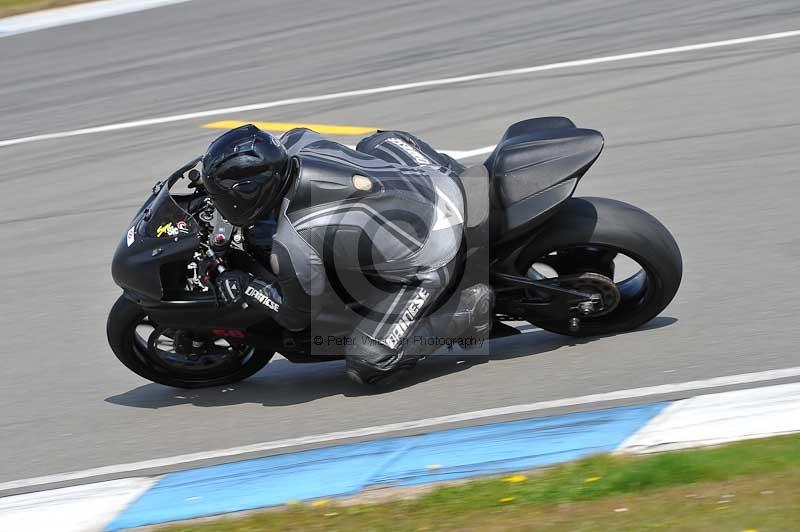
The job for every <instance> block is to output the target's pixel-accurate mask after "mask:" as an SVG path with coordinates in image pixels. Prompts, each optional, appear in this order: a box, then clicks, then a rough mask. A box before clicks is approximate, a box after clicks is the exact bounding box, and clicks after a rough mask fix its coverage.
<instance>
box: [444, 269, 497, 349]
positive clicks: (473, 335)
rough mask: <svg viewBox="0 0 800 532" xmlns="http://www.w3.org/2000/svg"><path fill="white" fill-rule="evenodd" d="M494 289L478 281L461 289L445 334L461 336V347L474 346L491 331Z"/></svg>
mask: <svg viewBox="0 0 800 532" xmlns="http://www.w3.org/2000/svg"><path fill="white" fill-rule="evenodd" d="M493 309H494V290H492V288H491V287H490V286H489V285H486V284H483V283H478V284H475V285H472V286H470V287H469V288H465V289H464V290H462V291H461V294H460V297H459V300H458V305H457V306H456V310H455V312H454V313H453V315H452V317H451V319H450V323H449V325H448V327H447V336H448V337H451V338H461V339H462V342H461V343H462V347H472V346H475V345H477V344H479V343H481V342H483V340H486V339H487V338H488V337H489V333H491V331H492V317H493V315H492V310H493Z"/></svg>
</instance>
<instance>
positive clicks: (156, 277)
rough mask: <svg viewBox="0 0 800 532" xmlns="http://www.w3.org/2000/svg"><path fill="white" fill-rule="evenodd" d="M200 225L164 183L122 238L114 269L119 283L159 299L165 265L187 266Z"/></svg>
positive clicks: (115, 280)
mask: <svg viewBox="0 0 800 532" xmlns="http://www.w3.org/2000/svg"><path fill="white" fill-rule="evenodd" d="M199 234H200V228H199V226H198V225H197V222H196V221H195V220H194V219H193V218H192V217H191V216H190V215H189V213H187V212H186V211H185V210H184V209H182V208H181V207H180V205H178V204H177V203H176V202H175V200H174V199H173V197H172V196H171V195H170V193H169V188H168V187H167V186H162V187H161V190H159V191H158V193H157V194H156V195H155V196H152V197H151V198H150V199H149V200H148V202H147V203H146V204H145V205H144V208H143V209H142V210H141V211H140V212H139V213H138V214H137V215H136V217H135V218H134V219H133V221H132V223H131V226H130V229H129V230H128V232H127V233H126V235H125V236H124V237H123V238H122V240H121V241H120V243H119V245H118V246H117V251H116V253H115V254H114V260H113V261H112V265H111V272H112V276H113V278H114V282H116V283H117V284H118V285H119V286H121V287H122V288H124V289H125V290H127V291H129V292H130V293H131V295H134V296H143V297H145V298H147V299H151V300H159V299H161V298H162V296H163V295H164V290H163V283H162V273H163V270H164V269H163V266H167V265H171V266H173V268H170V270H172V271H176V270H180V269H182V268H185V264H186V263H188V261H189V260H191V258H192V255H193V254H194V252H195V251H196V250H197V249H198V245H199V239H198V235H199Z"/></svg>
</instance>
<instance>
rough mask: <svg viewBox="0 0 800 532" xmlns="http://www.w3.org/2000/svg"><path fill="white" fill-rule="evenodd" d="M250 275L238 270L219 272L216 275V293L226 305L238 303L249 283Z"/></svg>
mask: <svg viewBox="0 0 800 532" xmlns="http://www.w3.org/2000/svg"><path fill="white" fill-rule="evenodd" d="M250 279H252V276H251V275H250V274H249V273H247V272H243V271H240V270H230V271H225V272H222V273H221V274H219V277H217V293H218V294H219V297H220V299H221V300H222V302H223V303H225V304H226V305H230V304H232V303H239V302H240V301H241V300H242V296H243V294H244V292H245V290H246V289H247V285H248V284H250Z"/></svg>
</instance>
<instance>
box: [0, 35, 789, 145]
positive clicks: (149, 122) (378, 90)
mask: <svg viewBox="0 0 800 532" xmlns="http://www.w3.org/2000/svg"><path fill="white" fill-rule="evenodd" d="M799 36H800V30H793V31H784V32H780V33H768V34H766V35H755V36H752V37H742V38H739V39H728V40H725V41H713V42H707V43H700V44H689V45H686V46H674V47H671V48H661V49H658V50H646V51H643V52H633V53H628V54H620V55H609V56H603V57H594V58H591V59H579V60H576V61H564V62H561V63H551V64H548V65H538V66H532V67H526V68H515V69H511V70H498V71H495V72H485V73H483V74H470V75H467V76H456V77H451V78H441V79H431V80H427V81H417V82H413V83H403V84H399V85H387V86H384V87H375V88H371V89H359V90H352V91H345V92H333V93H329V94H321V95H318V96H303V97H299V98H289V99H286V100H277V101H273V102H264V103H255V104H251V105H240V106H236V107H225V108H222V109H211V110H207V111H198V112H194V113H185V114H179V115H170V116H162V117H158V118H147V119H143V120H135V121H132V122H120V123H117V124H108V125H105V126H97V127H88V128H83V129H74V130H71V131H60V132H57V133H46V134H43V135H33V136H30V137H20V138H16V139H8V140H2V141H0V147H4V146H13V145H15V144H23V143H26V142H36V141H40V140H51V139H61V138H67V137H77V136H80V135H91V134H94V133H107V132H110V131H119V130H123V129H132V128H137V127H144V126H154V125H159V124H168V123H171V122H180V121H184V120H194V119H197V118H206V117H209V116H217V115H225V114H234V113H242V112H246V111H258V110H262V109H272V108H275V107H285V106H288V105H297V104H301V103H313V102H322V101H327V100H338V99H341V98H353V97H356V96H368V95H372V94H383V93H389V92H399V91H405V90H411V89H420V88H425V87H437V86H442V85H453V84H456V83H466V82H469V81H480V80H485V79H493V78H501V77H509V76H521V75H525V74H532V73H535V72H545V71H548V70H558V69H562V68H573V67H581V66H588V65H597V64H602V63H613V62H615V61H627V60H630V59H641V58H645V57H655V56H659V55H668V54H677V53H683V52H693V51H697V50H708V49H710V48H722V47H725V46H736V45H739V44H749V43H754V42H761V41H772V40H776V39H787V38H790V37H799Z"/></svg>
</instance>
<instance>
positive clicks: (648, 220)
mask: <svg viewBox="0 0 800 532" xmlns="http://www.w3.org/2000/svg"><path fill="white" fill-rule="evenodd" d="M575 248H597V249H607V250H615V251H617V252H618V253H623V254H624V255H627V256H628V257H630V258H631V259H633V260H635V261H636V262H637V263H638V264H639V265H640V266H641V268H642V272H645V274H646V281H645V282H646V285H645V288H642V289H641V294H636V295H635V297H633V298H632V300H631V301H627V302H624V301H623V303H624V304H623V303H621V304H620V305H619V307H617V308H616V309H614V310H613V311H611V312H610V313H608V314H606V315H600V316H597V317H591V316H590V317H586V318H583V319H582V320H581V325H580V329H579V330H578V331H571V330H570V328H569V324H568V320H566V319H562V320H549V319H547V318H546V316H544V317H543V316H535V317H531V319H529V320H528V321H530V323H532V324H534V325H536V326H538V327H541V328H542V329H546V330H548V331H552V332H555V333H558V334H564V335H569V336H594V335H601V334H610V333H617V332H624V331H629V330H632V329H635V328H637V327H639V326H641V325H643V324H644V323H647V322H648V321H650V320H652V319H653V318H655V317H656V316H657V315H658V314H659V313H660V312H661V311H662V310H664V309H665V308H666V307H667V305H669V303H670V302H671V301H672V299H673V297H675V294H676V293H677V291H678V287H679V286H680V283H681V277H682V275H683V262H682V258H681V252H680V249H679V248H678V245H677V243H676V242H675V239H674V238H673V237H672V235H671V234H670V232H669V231H668V230H667V228H666V227H664V226H663V225H662V224H661V223H660V222H659V221H658V220H656V219H655V218H654V217H653V216H651V215H650V214H648V213H647V212H645V211H643V210H642V209H639V208H638V207H634V206H633V205H629V204H627V203H623V202H621V201H616V200H611V199H606V198H571V199H569V200H568V201H567V202H566V205H564V207H563V208H562V209H561V210H559V212H558V214H556V215H555V216H554V217H553V218H552V219H550V220H549V221H548V222H547V225H546V227H545V228H544V229H543V230H542V231H541V233H540V235H539V236H538V237H537V238H535V239H534V241H533V242H532V243H531V244H529V246H528V247H527V248H526V249H525V250H523V252H522V253H521V254H520V257H519V259H518V260H517V269H518V271H519V272H520V275H526V273H527V272H528V270H529V268H530V267H531V265H532V264H533V263H535V262H536V261H537V258H539V257H542V256H545V255H547V254H548V253H551V252H553V251H555V250H564V249H575ZM591 270H592V269H591V268H588V269H587V271H591Z"/></svg>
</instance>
